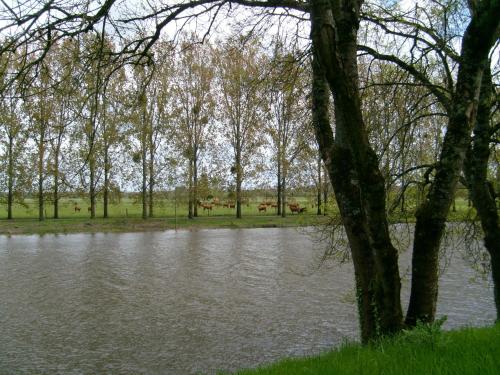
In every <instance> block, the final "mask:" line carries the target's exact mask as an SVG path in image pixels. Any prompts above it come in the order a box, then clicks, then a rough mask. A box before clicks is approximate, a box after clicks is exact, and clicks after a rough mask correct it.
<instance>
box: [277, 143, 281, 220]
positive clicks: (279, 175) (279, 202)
mask: <svg viewBox="0 0 500 375" xmlns="http://www.w3.org/2000/svg"><path fill="white" fill-rule="evenodd" d="M280 152H281V149H280V147H279V146H278V173H277V177H278V181H277V186H276V189H277V195H278V196H277V198H278V199H277V202H276V203H277V206H278V212H277V215H278V216H281V202H282V193H281V157H280Z"/></svg>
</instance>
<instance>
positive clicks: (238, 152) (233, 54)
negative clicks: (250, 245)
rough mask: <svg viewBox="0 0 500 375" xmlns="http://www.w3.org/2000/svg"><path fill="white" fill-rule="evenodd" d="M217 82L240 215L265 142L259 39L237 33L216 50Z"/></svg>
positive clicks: (237, 208) (238, 213)
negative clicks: (248, 176) (246, 183)
mask: <svg viewBox="0 0 500 375" xmlns="http://www.w3.org/2000/svg"><path fill="white" fill-rule="evenodd" d="M214 58H215V61H216V62H215V64H216V68H217V73H218V74H217V78H218V84H219V87H220V89H221V98H220V99H221V100H220V101H221V104H222V106H221V107H222V111H221V117H220V120H221V121H222V122H223V123H224V125H225V126H224V127H223V129H222V134H223V136H224V137H225V138H226V139H228V140H229V142H230V144H231V147H232V151H233V157H234V163H233V165H232V167H231V171H232V172H233V173H234V174H235V175H236V217H237V218H241V199H242V197H241V186H242V183H243V179H244V177H245V172H246V168H247V167H249V164H250V161H251V157H252V155H255V154H256V153H257V149H258V147H259V146H260V145H261V144H262V139H261V137H260V136H259V135H260V133H259V128H260V127H261V126H262V117H263V113H262V104H263V103H262V101H263V97H264V96H263V91H262V82H261V78H260V75H261V71H260V66H261V62H262V58H261V57H260V56H259V48H258V44H257V41H256V40H254V39H251V40H246V39H245V38H244V37H243V36H237V37H235V38H233V39H231V40H229V41H228V42H226V43H225V44H224V45H221V46H219V47H218V48H217V49H216V50H214Z"/></svg>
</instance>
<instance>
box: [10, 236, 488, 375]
mask: <svg viewBox="0 0 500 375" xmlns="http://www.w3.org/2000/svg"><path fill="white" fill-rule="evenodd" d="M321 253H322V249H318V248H317V245H316V244H314V243H313V242H312V241H311V240H310V238H309V237H308V236H306V235H305V234H303V233H301V232H299V231H297V230H296V229H241V230H200V231H193V232H189V231H180V232H155V233H127V234H74V235H48V236H47V235H46V236H16V237H5V236H0V369H1V371H0V372H2V373H3V372H7V373H9V372H15V373H27V372H44V373H46V372H61V373H71V372H74V373H95V372H112V373H148V374H151V373H162V374H164V373H172V374H183V373H196V372H203V373H214V372H215V371H216V370H229V371H231V370H236V369H239V368H242V367H255V366H257V365H260V364H263V363H267V362H271V361H275V360H277V359H279V358H282V357H285V356H293V355H305V354H315V353H318V352H321V351H323V350H325V349H327V348H330V347H332V346H335V345H338V344H339V343H341V342H342V341H343V340H345V339H353V338H356V337H357V335H358V327H357V321H356V309H355V306H354V305H353V304H352V302H350V298H347V297H348V296H349V295H350V294H351V295H352V288H353V275H352V268H351V267H350V266H348V265H346V266H342V267H340V266H335V267H321V268H319V269H316V268H317V267H316V266H317V262H318V259H319V258H320V256H321ZM403 258H405V259H403V260H402V263H403V267H404V264H405V263H406V265H407V264H408V259H407V258H408V255H405V256H404V257H403ZM473 276H474V272H473V271H472V270H471V269H469V268H468V267H466V266H465V265H464V263H463V261H462V260H461V258H460V257H459V256H458V255H457V256H455V259H453V261H452V265H451V267H450V268H449V269H448V271H447V272H446V274H445V275H444V276H443V277H442V280H441V290H440V300H439V311H438V314H439V315H447V316H448V322H447V326H448V327H453V326H459V325H465V324H471V325H484V324H489V323H491V322H492V321H493V320H494V317H495V314H494V305H493V296H492V290H491V287H490V286H489V285H488V283H487V282H481V281H474V282H473V281H471V280H470V279H471V278H472V277H473ZM403 286H404V287H406V290H407V289H408V285H403ZM406 294H407V291H406ZM403 295H405V294H404V293H403Z"/></svg>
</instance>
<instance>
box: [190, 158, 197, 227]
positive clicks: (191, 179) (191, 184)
mask: <svg viewBox="0 0 500 375" xmlns="http://www.w3.org/2000/svg"><path fill="white" fill-rule="evenodd" d="M188 175H189V176H188V181H189V182H188V185H189V186H188V218H189V219H192V218H193V160H192V159H189V170H188ZM194 204H195V205H196V203H194Z"/></svg>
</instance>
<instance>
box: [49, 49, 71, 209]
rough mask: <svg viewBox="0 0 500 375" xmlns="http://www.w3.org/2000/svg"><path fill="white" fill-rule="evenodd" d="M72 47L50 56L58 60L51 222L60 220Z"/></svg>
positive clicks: (52, 133) (56, 69)
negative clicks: (52, 216) (61, 164)
mask: <svg viewBox="0 0 500 375" xmlns="http://www.w3.org/2000/svg"><path fill="white" fill-rule="evenodd" d="M76 47H77V46H75V43H74V42H73V41H71V40H70V39H67V40H64V41H62V42H61V44H60V45H56V46H54V47H53V48H54V49H53V50H52V51H51V54H52V55H54V56H57V57H58V58H57V60H56V59H54V61H53V65H54V66H53V67H52V69H53V70H54V74H53V81H54V82H55V83H54V88H53V99H54V119H53V121H52V126H51V128H50V133H51V135H50V140H49V144H50V147H51V164H50V167H51V168H50V169H51V174H52V175H53V201H54V219H58V218H59V189H60V184H61V169H60V162H61V152H62V149H63V144H64V141H65V136H66V133H67V130H68V128H69V127H70V125H71V123H72V121H73V118H74V114H73V110H74V107H75V103H74V98H75V90H76V86H75V85H74V78H75V76H74V75H75V65H76V61H75V60H76V59H77V58H78V56H76V55H75V50H76Z"/></svg>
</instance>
